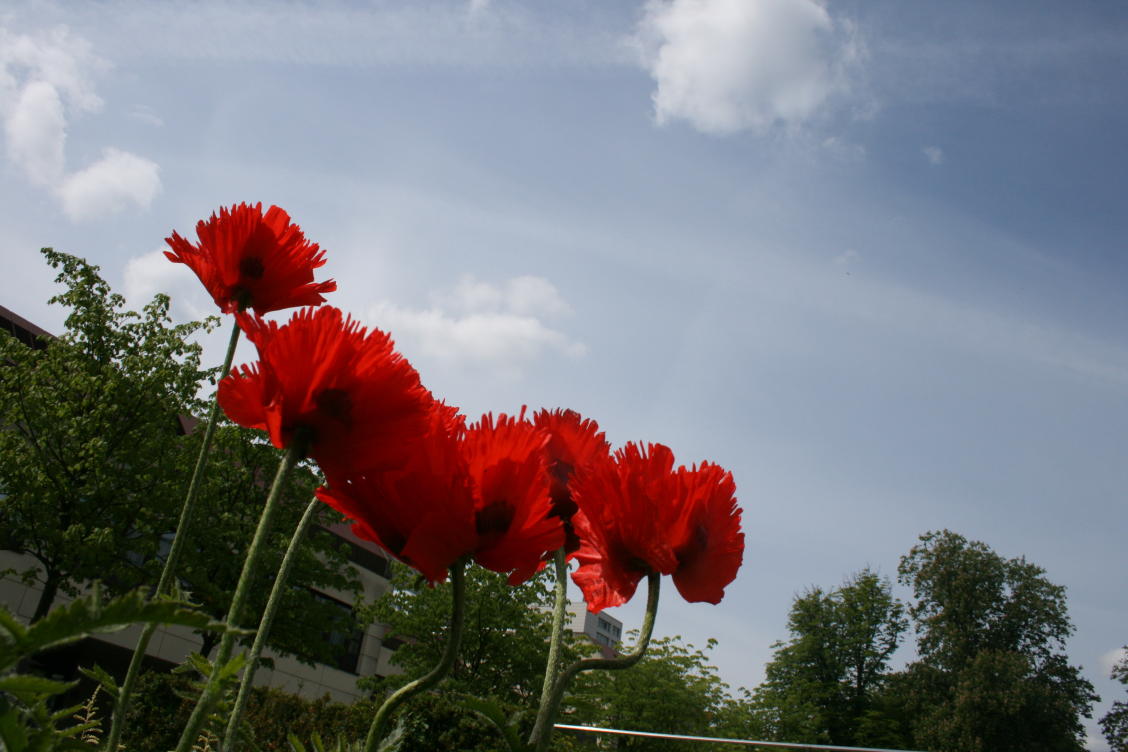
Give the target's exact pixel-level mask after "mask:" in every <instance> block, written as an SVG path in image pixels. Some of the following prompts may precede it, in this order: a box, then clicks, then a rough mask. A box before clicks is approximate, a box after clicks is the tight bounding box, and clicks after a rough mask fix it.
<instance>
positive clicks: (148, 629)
mask: <svg viewBox="0 0 1128 752" xmlns="http://www.w3.org/2000/svg"><path fill="white" fill-rule="evenodd" d="M238 344H239V325H238V324H237V323H233V324H232V325H231V337H230V339H228V341H227V354H226V355H225V356H224V358H223V368H222V369H220V372H219V374H220V378H223V377H224V376H226V375H227V374H228V372H230V371H231V361H232V360H234V358H235V346H236V345H238ZM218 415H219V390H218V389H217V390H216V396H215V397H213V398H212V404H211V408H210V409H209V411H208V420H207V425H206V427H205V428H204V439H203V442H202V443H201V444H200V454H199V455H198V456H197V457H196V467H195V468H194V469H193V470H192V479H191V480H190V481H189V482H188V492H187V494H185V497H184V506H183V507H181V509H180V520H179V522H177V524H176V534H175V535H174V536H173V538H172V547H171V548H170V549H169V552H168V557H167V558H166V559H165V563H164V568H163V569H162V570H161V579H160V580H159V581H158V582H157V592H156V594H157V595H158V596H161V595H164V594H165V593H167V592H168V590H169V588H170V587H171V585H172V581H173V577H175V576H176V565H177V563H179V561H180V552H181V551H183V550H184V542H185V541H186V540H187V539H188V530H189V528H190V527H191V526H192V515H193V513H194V512H195V507H196V496H197V495H198V494H199V491H200V483H201V481H202V480H203V477H204V468H205V467H206V466H207V461H208V454H209V452H210V451H211V444H212V437H213V436H215V424H216V423H217V420H216V418H217V417H218ZM157 626H158V625H157V624H156V623H150V624H146V625H145V626H144V627H143V628H142V630H141V637H140V638H139V639H138V640H137V647H135V648H134V649H133V658H131V659H130V661H129V669H128V670H126V672H125V680H124V681H123V682H122V684H121V690H120V691H119V693H118V699H117V702H116V703H115V705H114V716H113V721H112V723H111V724H110V733H109V735H108V736H106V744H105V748H106V749H107V750H109V752H116V750H117V748H118V742H119V741H120V740H121V735H122V732H123V731H124V730H125V713H126V711H128V710H129V701H130V699H131V697H130V695H132V693H133V687H134V685H135V684H136V683H137V676H138V675H139V674H140V673H141V664H142V662H144V660H145V653H146V652H147V651H148V649H149V641H150V640H151V639H153V633H154V632H156V630H157Z"/></svg>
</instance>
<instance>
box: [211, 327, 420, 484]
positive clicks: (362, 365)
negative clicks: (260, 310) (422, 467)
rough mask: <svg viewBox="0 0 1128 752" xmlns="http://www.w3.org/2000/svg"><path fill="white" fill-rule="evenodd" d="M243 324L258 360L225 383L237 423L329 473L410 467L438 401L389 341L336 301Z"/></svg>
mask: <svg viewBox="0 0 1128 752" xmlns="http://www.w3.org/2000/svg"><path fill="white" fill-rule="evenodd" d="M236 320H237V321H238V322H239V326H241V327H242V329H243V331H244V332H246V335H247V338H248V339H249V340H251V341H252V342H254V343H255V346H256V347H257V348H258V353H259V361H258V362H257V363H255V364H254V365H251V366H242V368H240V369H233V370H232V372H231V374H230V375H229V376H228V377H227V378H225V379H224V380H223V381H221V382H220V383H219V404H220V406H221V407H222V408H223V410H224V412H226V413H227V415H228V417H229V418H231V420H233V421H235V422H236V423H238V424H239V425H241V426H246V427H248V428H258V429H260V430H263V431H266V432H267V433H268V434H269V435H270V440H271V442H272V443H273V444H274V446H276V447H278V448H279V449H283V448H287V447H289V446H291V444H292V443H293V442H295V441H299V442H301V444H302V449H303V450H304V453H305V454H306V455H307V456H310V457H313V458H314V459H315V460H317V463H318V464H319V465H320V466H321V468H322V470H324V471H325V473H326V475H333V474H337V475H347V474H350V473H354V472H359V471H363V470H370V469H382V468H394V467H398V466H402V465H403V464H404V462H406V460H407V458H408V456H409V455H410V453H411V451H412V447H411V442H412V441H414V440H416V439H418V438H419V437H421V436H422V435H423V433H424V432H425V430H426V427H427V416H428V412H429V410H430V409H431V405H432V403H433V400H432V398H431V396H430V393H429V392H428V391H427V390H426V389H424V388H423V386H422V385H421V384H420V383H419V374H417V373H416V372H415V369H414V368H412V367H411V364H410V363H408V362H407V361H406V360H405V359H404V358H403V356H401V355H400V354H399V353H397V352H396V351H395V349H394V348H393V347H392V340H391V338H390V337H389V336H388V335H387V334H385V333H384V332H382V331H380V330H379V329H372V330H371V332H366V331H365V329H364V328H363V327H361V326H360V325H359V324H358V323H357V322H355V321H353V320H352V319H351V318H347V319H346V318H344V317H343V316H342V314H341V312H340V311H339V310H338V309H336V308H333V307H331V306H324V307H322V308H317V309H313V308H304V309H302V310H300V311H298V312H297V313H295V314H294V315H293V317H291V319H290V321H289V322H288V323H287V324H286V325H284V326H279V325H278V324H277V323H276V322H273V321H265V320H264V319H262V318H259V317H257V316H256V317H252V316H249V315H247V314H245V313H240V314H236Z"/></svg>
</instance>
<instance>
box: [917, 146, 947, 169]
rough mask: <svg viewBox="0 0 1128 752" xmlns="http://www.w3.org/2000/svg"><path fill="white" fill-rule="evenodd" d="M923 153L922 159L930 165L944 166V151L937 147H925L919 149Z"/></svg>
mask: <svg viewBox="0 0 1128 752" xmlns="http://www.w3.org/2000/svg"><path fill="white" fill-rule="evenodd" d="M921 152H923V153H924V158H925V159H927V160H928V163H929V164H930V165H933V166H934V167H938V166H940V165H942V164H944V150H943V149H941V148H940V147H939V146H926V147H924V148H923V149H921Z"/></svg>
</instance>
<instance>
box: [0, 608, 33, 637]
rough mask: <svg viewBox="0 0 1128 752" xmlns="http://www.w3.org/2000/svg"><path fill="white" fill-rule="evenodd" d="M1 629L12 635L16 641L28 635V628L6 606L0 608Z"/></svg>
mask: <svg viewBox="0 0 1128 752" xmlns="http://www.w3.org/2000/svg"><path fill="white" fill-rule="evenodd" d="M0 629H2V630H4V631H5V632H7V633H8V634H10V635H11V636H12V638H13V639H14V640H19V639H21V638H22V637H23V636H24V635H25V634H26V633H27V627H25V626H24V625H23V624H21V623H20V621H19V619H17V618H16V617H15V616H13V615H12V612H11V611H9V610H8V609H7V608H5V607H4V606H0Z"/></svg>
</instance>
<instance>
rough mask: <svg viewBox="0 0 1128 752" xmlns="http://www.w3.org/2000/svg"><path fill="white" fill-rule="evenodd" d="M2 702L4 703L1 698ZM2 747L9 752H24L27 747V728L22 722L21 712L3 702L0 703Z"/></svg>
mask: <svg viewBox="0 0 1128 752" xmlns="http://www.w3.org/2000/svg"><path fill="white" fill-rule="evenodd" d="M0 703H3V701H2V700H0ZM0 743H2V744H0V747H3V749H4V750H6V751H7V752H24V750H25V749H27V729H26V728H25V727H24V725H23V723H21V722H20V716H19V712H18V711H17V710H16V709H15V708H14V707H12V706H11V705H7V704H6V703H3V704H2V705H0Z"/></svg>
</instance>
